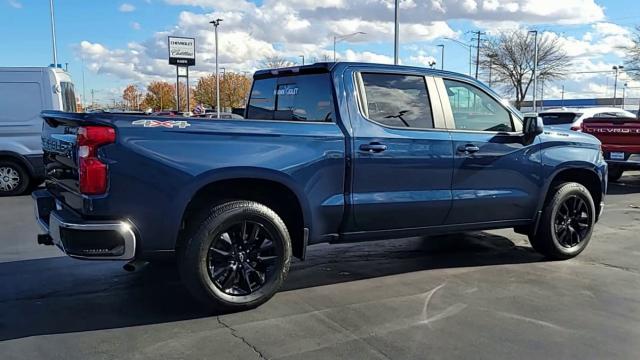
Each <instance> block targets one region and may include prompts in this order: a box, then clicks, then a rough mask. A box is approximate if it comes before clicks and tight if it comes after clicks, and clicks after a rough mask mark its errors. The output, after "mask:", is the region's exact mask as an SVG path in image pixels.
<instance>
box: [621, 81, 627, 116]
mask: <svg viewBox="0 0 640 360" xmlns="http://www.w3.org/2000/svg"><path fill="white" fill-rule="evenodd" d="M627 86H629V83H624V87H623V88H622V110H624V102H625V96H626V92H627Z"/></svg>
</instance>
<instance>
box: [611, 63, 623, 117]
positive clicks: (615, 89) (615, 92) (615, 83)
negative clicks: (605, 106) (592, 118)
mask: <svg viewBox="0 0 640 360" xmlns="http://www.w3.org/2000/svg"><path fill="white" fill-rule="evenodd" d="M623 69H624V66H622V65H616V66H614V67H613V71H615V72H616V79H615V80H614V81H613V106H614V107H615V106H616V100H617V97H618V72H620V71H622V70H623Z"/></svg>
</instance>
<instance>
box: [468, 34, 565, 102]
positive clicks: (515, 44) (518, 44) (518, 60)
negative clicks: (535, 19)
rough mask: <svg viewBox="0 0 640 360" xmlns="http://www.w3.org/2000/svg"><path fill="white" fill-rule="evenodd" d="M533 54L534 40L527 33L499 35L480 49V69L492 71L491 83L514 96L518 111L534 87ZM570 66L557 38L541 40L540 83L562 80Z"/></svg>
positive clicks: (539, 56)
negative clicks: (505, 89) (542, 80)
mask: <svg viewBox="0 0 640 360" xmlns="http://www.w3.org/2000/svg"><path fill="white" fill-rule="evenodd" d="M534 50H535V44H534V37H533V36H529V34H528V33H527V31H526V30H513V31H504V32H500V33H499V35H497V36H496V37H493V38H491V39H489V40H487V41H486V42H485V44H484V46H483V47H482V48H481V55H480V65H481V66H482V67H483V68H485V69H489V68H490V67H491V73H492V77H493V78H492V83H496V84H501V85H503V86H505V87H506V88H507V89H508V90H509V91H514V92H515V98H516V102H515V106H516V107H517V108H518V109H520V108H521V106H522V102H523V101H524V99H525V98H526V96H527V93H528V92H529V88H530V87H531V84H532V83H533V62H534ZM569 65H570V64H569V57H568V56H567V54H566V52H565V51H564V50H563V49H562V46H561V44H560V41H559V40H558V38H557V37H553V36H550V35H547V36H539V37H538V79H544V81H552V80H554V79H560V78H562V77H563V76H564V74H565V73H566V71H567V70H568V68H569Z"/></svg>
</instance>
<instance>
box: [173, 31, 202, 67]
mask: <svg viewBox="0 0 640 360" xmlns="http://www.w3.org/2000/svg"><path fill="white" fill-rule="evenodd" d="M169 64H171V65H182V66H193V65H195V64H196V40H195V39H193V38H183V37H175V36H169Z"/></svg>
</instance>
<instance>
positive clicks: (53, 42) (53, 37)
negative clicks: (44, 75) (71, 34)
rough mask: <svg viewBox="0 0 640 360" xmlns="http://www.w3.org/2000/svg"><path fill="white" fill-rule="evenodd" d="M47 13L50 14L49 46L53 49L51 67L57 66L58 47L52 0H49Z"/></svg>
mask: <svg viewBox="0 0 640 360" xmlns="http://www.w3.org/2000/svg"><path fill="white" fill-rule="evenodd" d="M49 13H50V15H51V48H52V50H53V67H55V68H57V67H58V49H57V46H56V17H55V14H54V12H53V0H49Z"/></svg>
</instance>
